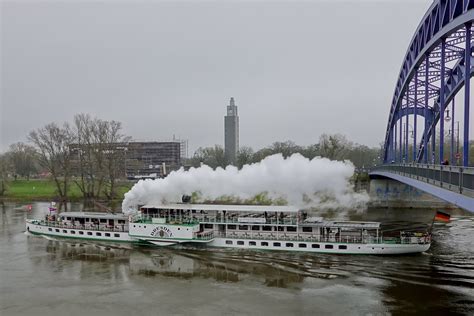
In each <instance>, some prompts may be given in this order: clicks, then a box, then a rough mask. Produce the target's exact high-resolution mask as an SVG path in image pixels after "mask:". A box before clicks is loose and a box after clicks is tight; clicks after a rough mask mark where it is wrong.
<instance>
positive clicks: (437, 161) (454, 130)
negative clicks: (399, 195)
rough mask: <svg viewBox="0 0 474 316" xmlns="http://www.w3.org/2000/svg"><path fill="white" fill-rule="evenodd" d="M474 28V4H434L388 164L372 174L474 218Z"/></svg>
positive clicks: (409, 74) (415, 52)
mask: <svg viewBox="0 0 474 316" xmlns="http://www.w3.org/2000/svg"><path fill="white" fill-rule="evenodd" d="M473 22H474V0H435V1H434V2H433V4H432V5H431V6H430V7H429V9H428V11H427V12H426V14H425V15H424V16H423V18H422V20H421V22H420V24H419V25H418V27H417V29H416V31H415V34H414V35H413V38H412V40H411V42H410V45H409V47H408V50H407V52H406V55H405V58H404V59H403V63H402V66H401V69H400V74H399V76H398V79H397V82H396V86H395V91H394V94H393V99H392V103H391V106H390V114H389V118H388V123H387V128H386V134H385V141H384V148H383V157H382V160H383V164H382V165H381V166H379V167H378V168H376V169H374V170H372V171H371V173H370V175H371V177H385V178H390V179H394V180H397V181H400V182H402V183H405V184H408V185H411V186H413V187H415V188H417V189H420V190H423V191H425V192H427V193H430V194H432V195H434V196H436V197H438V198H441V199H442V200H445V201H447V202H450V203H453V204H455V205H457V206H459V207H461V208H464V209H467V210H469V211H471V212H474V167H473V166H474V163H473V162H474V157H473V156H474V155H473V154H471V156H470V153H469V148H470V146H471V147H472V146H473V145H472V143H473V141H472V140H470V139H469V135H470V132H471V131H470V129H472V125H473V123H472V121H473V120H472V118H471V120H470V117H471V116H472V113H470V110H471V109H470V107H471V106H470V102H471V100H470V79H471V77H472V76H473V75H474V67H473V66H474V59H473V46H474V43H473V37H472V36H473V31H474V30H473ZM456 102H457V104H456Z"/></svg>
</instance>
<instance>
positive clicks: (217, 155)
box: [188, 134, 381, 169]
mask: <svg viewBox="0 0 474 316" xmlns="http://www.w3.org/2000/svg"><path fill="white" fill-rule="evenodd" d="M277 153H280V154H282V155H283V156H284V157H285V158H286V157H289V156H291V155H292V154H295V153H299V154H301V155H303V156H304V157H306V158H309V159H313V158H314V157H317V156H319V157H323V158H328V159H331V160H350V161H351V162H352V163H353V164H354V165H355V167H356V168H359V169H364V168H370V167H372V166H374V165H376V164H378V163H379V161H380V155H381V147H372V148H370V147H368V146H365V145H360V144H355V143H353V142H351V141H349V140H348V139H347V138H346V137H345V136H344V135H341V134H334V135H328V134H323V135H321V136H320V137H319V142H318V143H316V144H312V145H309V146H300V145H297V144H295V143H294V142H293V141H285V142H275V143H273V144H272V145H270V146H267V147H264V148H262V149H260V150H257V151H254V150H253V149H252V148H251V147H248V146H243V147H241V148H240V149H239V151H238V153H237V160H236V165H237V167H238V168H242V166H244V165H246V164H251V163H256V162H259V161H261V160H262V159H264V158H265V157H267V156H270V155H273V154H277ZM201 163H203V164H205V165H208V166H210V167H212V168H217V167H225V166H227V165H228V164H229V163H228V161H227V160H226V157H225V154H224V148H223V147H222V146H219V145H215V146H214V147H204V148H202V147H201V148H199V149H198V150H196V152H195V153H194V156H193V157H192V158H190V159H189V160H188V164H189V165H191V166H194V167H198V166H199V165H200V164H201Z"/></svg>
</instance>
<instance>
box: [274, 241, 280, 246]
mask: <svg viewBox="0 0 474 316" xmlns="http://www.w3.org/2000/svg"><path fill="white" fill-rule="evenodd" d="M280 246H281V244H280V243H279V242H274V243H273V247H280Z"/></svg>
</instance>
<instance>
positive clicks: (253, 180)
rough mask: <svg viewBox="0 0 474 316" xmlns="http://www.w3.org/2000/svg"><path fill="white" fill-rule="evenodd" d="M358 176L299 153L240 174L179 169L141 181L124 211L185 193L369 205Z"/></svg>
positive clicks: (325, 205) (322, 205)
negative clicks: (353, 180)
mask: <svg viewBox="0 0 474 316" xmlns="http://www.w3.org/2000/svg"><path fill="white" fill-rule="evenodd" d="M353 173H354V166H353V165H352V163H350V162H348V161H345V162H341V161H333V160H329V159H326V158H320V157H316V158H314V159H312V160H309V159H307V158H305V157H303V156H302V155H300V154H294V155H292V156H291V157H288V158H286V159H285V158H283V156H282V155H281V154H276V155H272V156H269V157H266V158H265V159H263V160H262V161H261V162H259V163H255V164H251V165H245V166H244V167H243V168H242V169H241V170H238V169H237V168H236V167H233V166H228V167H226V168H225V169H222V168H217V169H216V170H213V169H212V168H210V167H208V166H201V167H199V168H191V169H190V170H189V171H184V170H183V169H180V170H178V171H174V172H172V173H170V174H169V175H168V177H166V178H164V179H157V180H142V181H139V182H138V183H137V184H135V185H134V186H133V187H132V189H131V190H130V191H129V192H127V193H126V194H125V199H124V201H123V204H122V210H123V212H124V213H129V212H130V211H132V210H136V208H137V206H138V205H143V204H161V203H166V202H169V203H173V202H179V201H180V200H181V196H182V195H183V194H187V195H190V194H191V193H193V192H199V195H200V197H201V198H202V199H208V200H214V199H218V198H219V197H222V196H232V197H235V198H239V199H241V200H242V199H243V200H246V199H252V198H253V197H255V196H256V195H257V194H261V193H263V192H266V194H267V196H268V197H270V198H272V199H281V198H283V199H285V200H286V201H287V202H288V204H289V205H294V206H297V207H301V208H302V207H317V208H319V209H350V208H361V207H365V203H366V202H367V201H368V199H369V198H368V195H367V194H366V193H356V192H354V190H353V188H352V185H351V184H350V183H349V179H350V177H351V176H352V175H353Z"/></svg>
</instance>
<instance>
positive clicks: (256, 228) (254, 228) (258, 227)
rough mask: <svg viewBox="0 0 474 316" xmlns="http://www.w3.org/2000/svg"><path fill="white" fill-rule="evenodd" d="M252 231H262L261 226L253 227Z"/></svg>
mask: <svg viewBox="0 0 474 316" xmlns="http://www.w3.org/2000/svg"><path fill="white" fill-rule="evenodd" d="M252 230H260V226H252Z"/></svg>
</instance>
